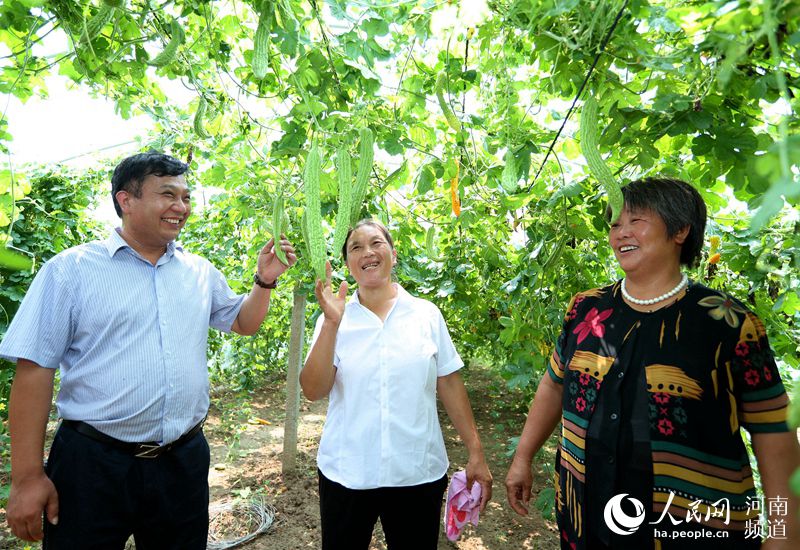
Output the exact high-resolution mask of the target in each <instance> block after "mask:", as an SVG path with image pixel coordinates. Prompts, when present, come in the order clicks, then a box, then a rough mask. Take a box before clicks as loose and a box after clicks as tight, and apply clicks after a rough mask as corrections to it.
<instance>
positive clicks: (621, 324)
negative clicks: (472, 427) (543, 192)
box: [506, 179, 800, 550]
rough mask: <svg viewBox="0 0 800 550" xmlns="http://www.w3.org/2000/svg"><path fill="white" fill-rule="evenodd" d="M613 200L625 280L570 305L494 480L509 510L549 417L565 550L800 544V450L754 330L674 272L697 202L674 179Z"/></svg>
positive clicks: (752, 323) (711, 293) (685, 250)
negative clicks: (758, 486) (795, 492)
mask: <svg viewBox="0 0 800 550" xmlns="http://www.w3.org/2000/svg"><path fill="white" fill-rule="evenodd" d="M623 194H624V198H625V205H624V208H623V211H622V213H621V214H620V216H619V219H618V220H616V221H615V222H614V223H612V225H611V230H610V233H609V242H610V244H611V246H612V248H613V249H614V254H615V256H616V258H617V261H618V262H619V264H620V267H621V268H622V270H623V271H624V272H625V278H624V279H622V280H621V281H618V282H616V283H614V284H612V285H609V286H607V287H604V288H598V289H593V290H589V291H585V292H581V293H578V294H577V295H576V296H575V297H573V299H572V301H571V303H570V304H569V306H568V308H567V313H566V315H565V318H564V324H563V329H562V332H561V335H560V336H559V338H558V341H557V343H556V347H555V351H554V352H553V355H552V357H551V360H550V366H549V368H548V375H546V376H544V377H543V378H542V381H541V382H540V384H539V387H538V389H537V392H536V396H535V398H534V401H533V403H532V404H531V408H530V411H529V413H528V418H527V421H526V423H525V427H524V429H523V432H522V436H521V437H520V441H519V445H518V447H517V452H516V454H515V456H514V460H513V462H512V465H511V467H510V469H509V472H508V475H507V477H506V488H507V490H508V500H509V503H510V505H511V506H512V507H513V508H514V510H516V511H517V512H518V513H520V514H523V515H524V514H527V505H528V501H529V499H530V494H531V484H532V477H531V462H532V460H533V456H534V455H535V454H536V452H537V451H538V450H539V448H540V447H541V446H542V444H543V443H544V442H545V441H546V440H547V438H548V437H549V436H550V434H551V433H552V432H553V431H554V429H555V428H556V426H557V425H558V424H559V421H560V423H561V431H560V437H559V445H558V450H557V454H556V464H555V487H556V516H557V519H558V526H559V532H560V539H561V547H562V548H564V549H573V550H578V549H592V550H593V549H605V548H614V549H615V550H616V549H622V548H630V549H632V550H644V549H655V550H660V549H668V548H679V547H680V548H681V549H684V548H702V549H706V548H709V549H711V548H736V549H739V548H759V547H761V548H765V549H766V548H769V549H771V550H774V549H777V548H795V549H796V548H800V537H798V522H797V520H796V515H797V500H796V499H795V497H793V496H792V494H791V492H790V490H789V487H788V479H789V476H790V475H791V474H792V472H793V471H794V470H795V469H796V468H797V467H798V465H800V447H799V446H798V442H797V436H796V434H795V433H793V432H792V431H790V430H789V428H788V427H787V424H786V411H787V405H788V397H787V396H786V392H785V390H784V388H783V384H782V382H781V380H780V375H779V374H778V369H777V367H776V365H775V360H774V358H773V356H772V352H771V350H770V347H769V343H768V341H767V336H766V332H765V330H764V325H763V324H762V322H761V321H760V319H759V318H758V317H757V316H756V315H754V314H753V313H752V312H750V311H749V310H748V309H747V308H746V307H745V306H744V305H742V304H741V303H740V302H738V301H737V300H735V299H734V298H732V297H730V296H729V295H727V294H725V293H723V292H718V291H716V290H712V289H709V288H706V287H704V286H703V285H701V284H698V283H694V282H689V281H688V280H687V278H686V276H685V275H682V274H681V265H687V266H691V265H696V264H697V262H698V261H699V258H700V252H701V248H702V245H703V233H704V231H705V225H706V207H705V203H704V202H703V199H702V197H700V195H699V193H697V191H696V190H694V189H693V188H692V187H691V186H689V185H688V184H686V183H685V182H682V181H678V180H672V179H647V180H639V181H636V182H633V183H631V184H630V185H628V186H626V187H624V188H623ZM740 427H743V428H745V429H746V430H747V431H748V432H749V433H750V435H751V437H752V444H753V450H754V452H755V455H756V459H757V461H758V467H759V471H760V473H761V481H762V484H763V488H764V498H763V499H759V498H757V496H756V492H755V489H754V484H753V473H752V471H751V469H750V462H749V459H748V455H747V451H746V449H745V446H744V443H743V441H742V436H741V433H740V429H739V428H740ZM762 508H763V509H764V512H765V514H764V517H762V518H761V522H759V512H760V511H761V510H762ZM765 536H766V538H765V541H764V544H763V546H762V538H764V537H765Z"/></svg>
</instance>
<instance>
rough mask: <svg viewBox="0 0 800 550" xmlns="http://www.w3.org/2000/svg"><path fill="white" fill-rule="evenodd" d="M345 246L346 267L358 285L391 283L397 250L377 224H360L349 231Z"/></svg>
mask: <svg viewBox="0 0 800 550" xmlns="http://www.w3.org/2000/svg"><path fill="white" fill-rule="evenodd" d="M346 246H347V268H348V269H349V270H350V273H351V274H352V275H353V278H354V279H355V280H356V282H357V283H358V285H359V286H360V287H368V286H380V285H384V284H388V283H391V280H392V267H393V266H394V264H395V263H397V251H396V250H395V249H394V248H392V245H391V244H390V243H389V241H388V240H387V239H386V236H385V235H384V234H383V231H381V229H380V228H379V227H378V226H376V225H372V224H364V225H361V226H360V227H358V229H355V230H354V231H353V232H352V233H350V237H349V238H348V239H347V245H346Z"/></svg>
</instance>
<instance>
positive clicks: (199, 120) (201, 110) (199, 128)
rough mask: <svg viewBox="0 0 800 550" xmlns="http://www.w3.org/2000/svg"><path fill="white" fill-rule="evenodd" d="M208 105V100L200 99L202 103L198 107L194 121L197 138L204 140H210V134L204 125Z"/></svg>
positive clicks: (193, 125)
mask: <svg viewBox="0 0 800 550" xmlns="http://www.w3.org/2000/svg"><path fill="white" fill-rule="evenodd" d="M207 107H208V104H207V102H206V98H204V97H202V96H201V97H200V103H199V104H198V105H197V110H196V111H195V112H194V120H193V121H192V127H193V128H194V133H195V134H197V137H199V138H202V139H207V138H210V137H211V136H210V135H209V133H208V132H206V128H205V126H204V125H203V117H204V116H205V114H206V108H207Z"/></svg>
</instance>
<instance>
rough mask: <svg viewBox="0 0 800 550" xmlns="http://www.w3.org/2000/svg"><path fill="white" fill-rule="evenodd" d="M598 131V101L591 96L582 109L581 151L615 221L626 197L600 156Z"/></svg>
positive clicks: (612, 219) (612, 221)
mask: <svg viewBox="0 0 800 550" xmlns="http://www.w3.org/2000/svg"><path fill="white" fill-rule="evenodd" d="M598 133H599V132H598V117H597V101H595V99H594V98H593V97H589V98H587V99H586V102H585V103H584V104H583V110H582V111H581V128H580V138H581V152H582V153H583V156H584V158H585V159H586V164H587V165H588V166H589V171H590V172H591V173H592V175H593V176H594V177H595V178H597V181H599V182H600V185H601V186H602V187H603V189H604V190H605V192H606V194H607V195H608V205H609V206H610V207H611V220H610V221H611V223H614V222H616V221H617V218H619V214H620V212H622V206H623V203H624V199H623V197H622V189H620V186H619V182H618V181H617V180H616V178H614V175H613V174H612V173H611V170H610V169H609V168H608V165H606V163H605V161H604V160H603V157H601V156H600V150H599V148H598V145H597V140H598Z"/></svg>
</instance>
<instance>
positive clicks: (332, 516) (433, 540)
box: [319, 472, 447, 550]
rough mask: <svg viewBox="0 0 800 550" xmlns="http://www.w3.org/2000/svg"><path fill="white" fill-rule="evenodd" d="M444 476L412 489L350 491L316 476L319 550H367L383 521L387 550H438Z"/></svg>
mask: <svg viewBox="0 0 800 550" xmlns="http://www.w3.org/2000/svg"><path fill="white" fill-rule="evenodd" d="M445 489H447V475H444V476H442V478H441V479H438V480H436V481H432V482H430V483H423V484H422V485H413V486H410V487H380V488H378V489H363V490H359V489H348V488H347V487H344V486H343V485H340V484H339V483H336V482H335V481H331V480H330V479H328V478H326V477H325V476H324V475H323V474H322V472H319V508H320V516H321V517H322V550H362V549H363V550H366V549H367V548H369V543H370V541H371V540H372V531H373V530H374V529H375V523H376V522H377V521H378V518H380V520H381V526H382V527H383V532H384V534H385V535H386V544H387V546H388V547H389V550H436V547H437V544H438V540H439V525H440V524H441V513H442V503H443V498H444V491H445Z"/></svg>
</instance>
